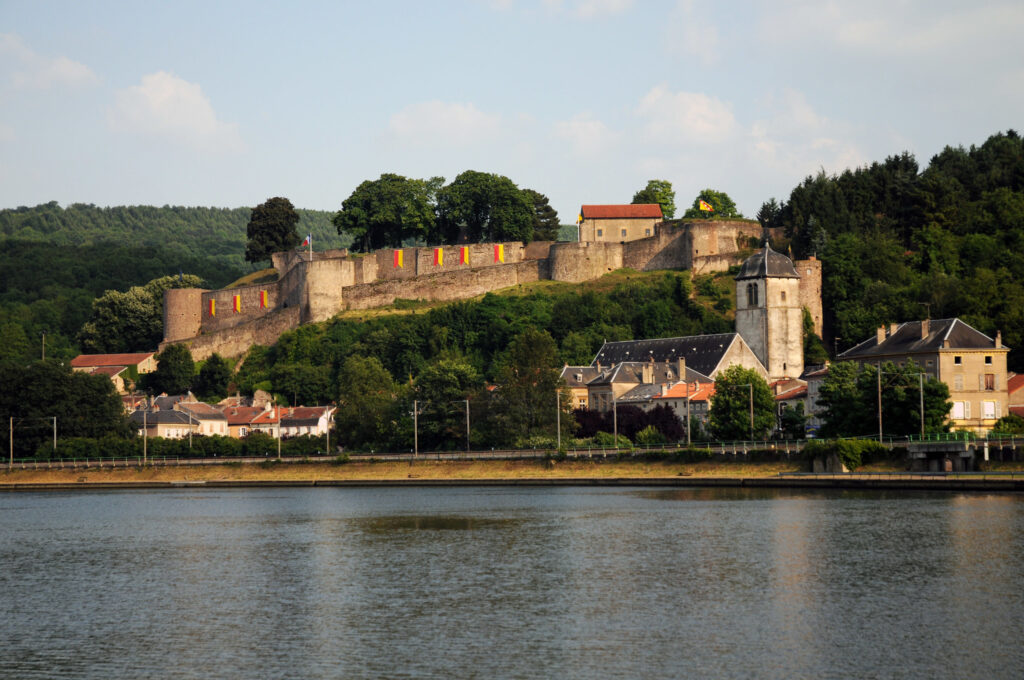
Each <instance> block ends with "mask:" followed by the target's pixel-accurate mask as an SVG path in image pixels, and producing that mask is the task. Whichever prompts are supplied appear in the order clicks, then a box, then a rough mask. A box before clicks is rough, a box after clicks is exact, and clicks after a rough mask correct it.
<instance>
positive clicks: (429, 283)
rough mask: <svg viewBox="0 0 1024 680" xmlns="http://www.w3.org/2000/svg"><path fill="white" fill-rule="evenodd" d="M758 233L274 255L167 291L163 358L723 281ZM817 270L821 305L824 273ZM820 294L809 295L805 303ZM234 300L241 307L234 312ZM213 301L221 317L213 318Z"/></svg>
mask: <svg viewBox="0 0 1024 680" xmlns="http://www.w3.org/2000/svg"><path fill="white" fill-rule="evenodd" d="M755 232H756V233H755ZM758 233H759V227H758V226H757V225H756V223H748V222H733V221H725V220H707V221H698V222H673V223H664V224H659V225H657V226H656V229H655V233H654V235H653V236H651V237H649V238H641V239H636V240H633V241H627V242H586V243H549V242H545V243H531V244H529V245H527V246H524V245H523V244H521V243H517V242H510V243H500V244H495V243H477V244H469V245H457V246H440V247H437V248H433V247H428V248H403V249H401V251H400V252H401V253H402V257H401V266H399V265H398V264H397V262H396V258H395V252H396V251H395V250H393V249H386V250H378V251H374V252H372V253H366V254H351V253H349V252H348V251H347V250H333V251H327V252H322V253H312V260H311V259H310V253H309V252H308V251H304V250H301V249H300V250H296V251H289V252H285V253H275V254H274V256H273V263H274V267H275V268H276V269H277V271H278V273H279V279H278V280H277V281H276V282H273V283H267V284H257V285H250V286H243V287H240V288H232V289H225V290H212V291H206V290H199V289H173V290H169V291H167V293H166V294H165V298H164V300H165V304H164V335H165V337H164V342H163V343H161V348H163V347H164V346H165V345H167V344H168V343H173V342H185V343H186V344H187V345H188V346H189V347H190V348H191V350H192V354H193V356H194V357H195V358H196V359H204V358H206V357H208V356H209V355H210V354H212V353H213V352H217V353H219V354H221V355H224V356H235V355H239V354H242V353H244V352H245V351H246V350H247V349H248V348H249V346H251V345H253V344H271V343H273V342H275V341H276V340H277V338H278V337H279V336H280V335H281V334H282V333H284V332H285V331H287V330H290V329H292V328H296V327H297V326H299V325H301V324H305V323H312V322H317V321H325V320H327V319H330V318H331V317H333V316H334V315H335V314H337V313H338V312H341V311H344V310H351V309H369V308H372V307H379V306H384V305H389V304H392V303H393V302H394V301H395V300H398V299H412V300H430V301H448V300H462V299H466V298H471V297H475V296H478V295H482V294H484V293H486V292H488V291H492V290H498V289H501V288H508V287H511V286H516V285H520V284H523V283H529V282H532V281H538V280H544V279H552V280H555V281H569V282H581V281H589V280H593V279H596V278H599V277H601V276H603V275H604V274H607V273H608V272H610V271H614V270H616V269H621V268H623V267H629V268H632V269H636V270H638V271H650V270H657V269H685V268H694V269H695V271H696V269H697V268H698V265H699V269H700V271H701V272H702V273H706V272H709V271H723V270H725V269H728V267H729V266H731V265H733V264H738V263H739V261H740V258H739V252H740V244H739V243H738V237H739V236H741V235H742V236H749V235H755V236H756V235H757V234H758ZM464 249H465V250H464ZM698 250H699V251H701V252H700V253H699V254H698ZM439 253H440V257H438V254H439ZM464 253H465V257H464ZM467 260H468V261H467ZM817 266H818V270H817V271H818V272H819V276H818V284H817V291H818V292H819V295H820V289H821V286H820V263H818V265H817ZM813 290H814V288H813V286H810V287H809V288H808V295H812V294H813ZM262 293H265V294H266V305H265V306H263V305H261V294H262ZM235 296H238V299H239V303H240V304H239V307H238V310H237V311H236V309H235V305H234V300H235ZM211 300H213V301H214V303H215V309H214V314H210V304H209V303H210V301H211ZM808 307H809V308H811V309H812V314H813V313H814V309H817V310H819V314H818V317H819V318H820V308H821V304H820V300H819V302H818V304H817V307H816V308H815V307H813V306H811V305H808Z"/></svg>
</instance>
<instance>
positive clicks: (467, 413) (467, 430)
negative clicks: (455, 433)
mask: <svg viewBox="0 0 1024 680" xmlns="http://www.w3.org/2000/svg"><path fill="white" fill-rule="evenodd" d="M463 401H464V402H466V453H469V399H463Z"/></svg>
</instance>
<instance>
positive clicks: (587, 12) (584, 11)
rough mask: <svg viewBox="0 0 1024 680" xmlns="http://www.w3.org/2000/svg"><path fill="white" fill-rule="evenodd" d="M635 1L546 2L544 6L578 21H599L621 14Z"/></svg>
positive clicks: (575, 0) (560, 0)
mask: <svg viewBox="0 0 1024 680" xmlns="http://www.w3.org/2000/svg"><path fill="white" fill-rule="evenodd" d="M633 2H634V0H570V1H569V2H564V1H563V0H544V5H545V6H546V7H547V8H548V9H549V10H550V11H554V12H560V13H562V12H564V13H566V14H568V15H570V16H573V17H576V18H578V19H597V18H600V17H606V16H613V15H615V14H621V13H622V12H625V11H626V10H627V9H629V8H630V7H632V6H633Z"/></svg>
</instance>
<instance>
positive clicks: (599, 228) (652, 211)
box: [579, 203, 665, 243]
mask: <svg viewBox="0 0 1024 680" xmlns="http://www.w3.org/2000/svg"><path fill="white" fill-rule="evenodd" d="M579 216H580V217H581V218H582V219H581V220H580V223H579V230H580V232H579V240H580V241H581V242H584V241H610V242H612V243H621V242H622V241H635V240H637V239H641V238H647V237H649V236H653V235H654V229H655V227H654V225H656V224H659V223H660V222H663V221H664V219H665V217H664V215H662V213H661V206H660V205H658V204H657V203H638V204H626V205H584V206H581V207H580V214H579Z"/></svg>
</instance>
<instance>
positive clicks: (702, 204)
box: [698, 201, 715, 212]
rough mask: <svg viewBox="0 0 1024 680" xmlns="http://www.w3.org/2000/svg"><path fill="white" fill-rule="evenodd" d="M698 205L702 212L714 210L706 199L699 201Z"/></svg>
mask: <svg viewBox="0 0 1024 680" xmlns="http://www.w3.org/2000/svg"><path fill="white" fill-rule="evenodd" d="M698 207H699V208H700V209H701V210H703V211H704V212H715V209H714V208H713V207H712V206H711V204H710V203H708V202H707V201H701V202H700V205H699V206H698Z"/></svg>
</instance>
